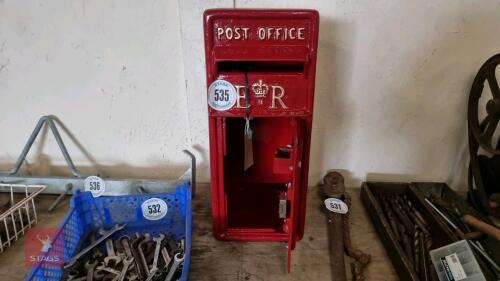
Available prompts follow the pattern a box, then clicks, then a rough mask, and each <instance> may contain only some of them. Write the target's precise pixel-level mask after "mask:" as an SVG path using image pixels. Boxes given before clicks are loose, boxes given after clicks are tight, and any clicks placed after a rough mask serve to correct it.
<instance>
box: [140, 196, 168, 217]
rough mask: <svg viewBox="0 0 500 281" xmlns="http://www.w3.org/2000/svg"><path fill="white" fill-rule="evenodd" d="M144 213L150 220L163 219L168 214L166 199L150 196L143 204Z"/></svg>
mask: <svg viewBox="0 0 500 281" xmlns="http://www.w3.org/2000/svg"><path fill="white" fill-rule="evenodd" d="M141 207H142V215H143V216H144V218H145V219H147V220H150V221H155V220H161V219H162V218H164V217H165V216H166V215H167V211H168V206H167V203H166V202H165V200H163V199H160V198H150V199H148V200H146V201H144V202H143V203H142V205H141Z"/></svg>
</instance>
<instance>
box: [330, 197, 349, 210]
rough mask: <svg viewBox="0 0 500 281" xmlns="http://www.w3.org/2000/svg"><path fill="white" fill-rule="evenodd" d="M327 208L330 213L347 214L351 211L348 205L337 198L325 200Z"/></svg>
mask: <svg viewBox="0 0 500 281" xmlns="http://www.w3.org/2000/svg"><path fill="white" fill-rule="evenodd" d="M325 207H326V208H327V209H328V211H330V212H334V213H339V214H346V213H347V212H348V211H349V208H348V207H347V205H346V203H344V201H342V200H340V199H337V198H327V199H325Z"/></svg>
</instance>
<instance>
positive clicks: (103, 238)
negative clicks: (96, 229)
mask: <svg viewBox="0 0 500 281" xmlns="http://www.w3.org/2000/svg"><path fill="white" fill-rule="evenodd" d="M125 226H126V224H116V225H115V226H114V227H113V228H112V229H111V230H109V231H107V232H106V234H105V235H103V236H101V237H100V238H99V239H98V240H96V241H95V242H94V243H93V244H91V245H89V246H87V247H86V248H84V249H83V250H82V251H80V252H79V253H78V254H76V255H75V256H74V257H72V258H71V259H70V260H69V261H68V262H67V263H66V264H65V265H64V268H69V267H71V266H73V265H74V264H75V263H76V261H77V260H78V259H79V258H81V257H82V256H84V255H85V254H87V253H88V252H90V251H91V250H92V249H94V248H96V247H97V246H99V244H101V243H102V242H104V241H105V240H106V239H108V237H110V236H111V235H113V234H114V233H116V232H117V231H119V230H122V229H123V228H125Z"/></svg>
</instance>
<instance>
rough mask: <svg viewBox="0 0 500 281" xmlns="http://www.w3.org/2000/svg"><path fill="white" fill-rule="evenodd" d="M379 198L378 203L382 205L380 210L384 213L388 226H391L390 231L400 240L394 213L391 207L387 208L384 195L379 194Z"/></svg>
mask: <svg viewBox="0 0 500 281" xmlns="http://www.w3.org/2000/svg"><path fill="white" fill-rule="evenodd" d="M379 200H380V205H381V207H382V211H383V212H384V214H385V217H386V219H387V221H388V222H389V226H390V227H391V230H392V233H393V234H394V236H395V238H396V240H397V241H399V242H402V238H401V234H400V233H399V229H398V226H397V223H396V218H395V216H394V214H393V213H392V210H391V208H389V205H388V203H387V201H386V199H385V196H383V195H380V196H379Z"/></svg>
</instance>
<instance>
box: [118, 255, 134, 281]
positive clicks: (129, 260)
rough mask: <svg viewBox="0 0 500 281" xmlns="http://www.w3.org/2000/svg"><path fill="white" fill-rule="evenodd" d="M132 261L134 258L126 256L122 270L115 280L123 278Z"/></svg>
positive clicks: (120, 280)
mask: <svg viewBox="0 0 500 281" xmlns="http://www.w3.org/2000/svg"><path fill="white" fill-rule="evenodd" d="M133 262H134V258H126V259H124V260H123V268H122V272H121V274H120V275H118V277H116V279H115V280H117V281H123V280H124V279H125V275H126V274H127V270H128V267H129V266H130V265H131V264H132V263H133Z"/></svg>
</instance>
